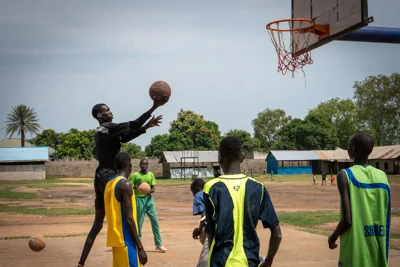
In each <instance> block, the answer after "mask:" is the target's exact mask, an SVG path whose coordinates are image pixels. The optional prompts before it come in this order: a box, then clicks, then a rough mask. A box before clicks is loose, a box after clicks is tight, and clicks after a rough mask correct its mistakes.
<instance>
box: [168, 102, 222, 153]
mask: <svg viewBox="0 0 400 267" xmlns="http://www.w3.org/2000/svg"><path fill="white" fill-rule="evenodd" d="M169 133H170V134H173V133H175V134H177V136H179V137H181V138H183V139H187V140H185V141H184V144H185V145H190V147H186V148H185V149H196V150H215V149H217V147H218V145H219V141H220V139H221V133H220V131H219V127H218V125H217V124H216V123H215V122H211V121H206V120H205V119H204V117H203V116H202V115H199V114H197V113H195V112H193V111H191V110H183V109H181V111H180V112H179V113H178V118H177V119H176V120H174V121H173V122H172V123H171V128H170V130H169Z"/></svg>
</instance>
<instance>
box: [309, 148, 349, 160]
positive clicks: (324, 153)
mask: <svg viewBox="0 0 400 267" xmlns="http://www.w3.org/2000/svg"><path fill="white" fill-rule="evenodd" d="M315 153H316V154H317V155H318V156H319V157H320V159H321V160H327V161H338V162H350V161H352V160H351V159H350V157H349V155H348V153H347V151H346V150H316V151H315Z"/></svg>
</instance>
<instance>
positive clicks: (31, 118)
mask: <svg viewBox="0 0 400 267" xmlns="http://www.w3.org/2000/svg"><path fill="white" fill-rule="evenodd" d="M5 123H6V135H9V138H11V137H12V136H13V134H14V133H18V135H19V136H21V146H22V147H24V146H25V139H26V133H30V134H31V135H32V134H38V133H39V130H40V125H39V119H38V118H37V114H36V112H35V110H34V109H33V108H30V107H28V106H26V105H18V106H16V107H12V110H11V112H10V113H9V114H8V115H7V120H6V122H5Z"/></svg>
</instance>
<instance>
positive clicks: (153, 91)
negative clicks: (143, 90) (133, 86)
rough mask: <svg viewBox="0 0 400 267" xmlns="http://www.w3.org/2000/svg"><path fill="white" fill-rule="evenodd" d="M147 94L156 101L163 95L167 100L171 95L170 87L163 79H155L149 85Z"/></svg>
mask: <svg viewBox="0 0 400 267" xmlns="http://www.w3.org/2000/svg"><path fill="white" fill-rule="evenodd" d="M149 95H150V97H151V99H153V100H157V101H159V100H161V97H163V96H164V95H165V96H166V97H167V101H168V100H169V98H170V96H171V87H169V85H168V83H166V82H164V81H157V82H155V83H153V84H152V85H151V86H150V90H149Z"/></svg>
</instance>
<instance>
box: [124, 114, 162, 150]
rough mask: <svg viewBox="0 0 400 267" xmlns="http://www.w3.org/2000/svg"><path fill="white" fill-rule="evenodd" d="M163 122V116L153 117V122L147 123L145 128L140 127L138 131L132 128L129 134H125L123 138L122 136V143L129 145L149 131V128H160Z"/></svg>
mask: <svg viewBox="0 0 400 267" xmlns="http://www.w3.org/2000/svg"><path fill="white" fill-rule="evenodd" d="M161 120H162V115H160V116H158V117H154V116H153V118H151V120H150V121H149V122H148V123H146V125H145V126H143V127H140V128H139V129H138V130H134V129H132V127H131V126H130V127H131V130H130V131H129V132H127V133H126V134H124V135H123V136H121V143H127V142H129V141H131V140H133V139H135V138H136V137H138V136H140V135H142V134H144V133H145V132H146V131H147V129H149V128H152V127H154V126H160V123H161ZM129 123H132V122H129ZM135 127H136V126H135Z"/></svg>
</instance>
